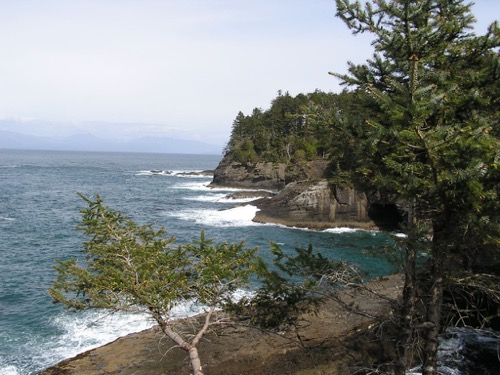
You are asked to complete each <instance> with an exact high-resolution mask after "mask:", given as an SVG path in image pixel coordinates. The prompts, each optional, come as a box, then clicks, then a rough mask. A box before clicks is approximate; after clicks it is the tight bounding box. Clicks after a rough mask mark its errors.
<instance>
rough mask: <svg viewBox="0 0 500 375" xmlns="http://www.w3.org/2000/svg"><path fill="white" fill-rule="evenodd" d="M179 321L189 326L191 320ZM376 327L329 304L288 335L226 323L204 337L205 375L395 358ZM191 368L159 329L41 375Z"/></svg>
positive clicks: (391, 288)
mask: <svg viewBox="0 0 500 375" xmlns="http://www.w3.org/2000/svg"><path fill="white" fill-rule="evenodd" d="M370 287H371V288H373V289H374V290H375V291H376V292H377V293H380V294H382V295H384V297H387V298H389V299H396V298H398V297H399V296H400V295H401V292H402V278H401V276H400V275H393V276H389V277H385V278H381V279H378V280H375V281H372V282H370ZM340 297H341V298H342V301H343V302H344V303H346V304H348V305H353V306H356V307H357V308H359V309H362V310H366V311H369V312H370V314H372V315H375V316H379V317H384V316H385V317H388V316H390V314H391V305H390V303H389V302H388V300H387V299H384V298H380V297H378V296H376V295H375V294H373V293H369V292H367V291H364V290H357V291H354V290H348V291H344V292H342V293H341V294H340ZM179 324H184V328H185V329H189V327H191V324H193V323H192V322H182V321H180V322H179ZM377 326H378V321H377V319H375V318H370V317H367V316H363V315H358V314H355V313H353V312H350V311H348V310H346V309H345V308H343V307H341V306H340V305H339V304H338V303H336V302H334V301H332V300H328V301H327V302H326V303H325V305H323V306H322V307H321V308H320V310H319V311H318V312H317V313H309V314H304V315H303V316H301V318H300V320H299V324H298V325H297V326H296V327H294V328H291V329H289V330H288V331H287V332H279V333H271V332H265V331H262V330H259V329H256V328H252V327H249V326H248V325H246V324H245V322H244V321H242V322H235V323H233V324H230V325H227V326H225V327H223V328H221V329H218V330H217V331H214V332H211V333H210V334H209V335H207V336H206V338H205V340H203V342H202V344H201V347H200V356H201V358H202V361H203V364H204V367H203V368H204V372H205V374H207V375H210V374H218V375H233V374H241V375H257V374H267V375H277V374H280V375H281V374H300V375H313V374H316V375H319V374H330V375H340V374H347V373H352V372H353V370H354V369H357V368H361V367H366V366H371V365H372V364H373V362H374V361H376V360H380V359H384V358H388V357H390V356H391V355H392V353H391V346H390V345H381V344H376V343H374V342H373V341H372V338H373V337H372V335H371V333H372V331H373V329H375V327H377ZM189 370H190V367H189V363H188V361H187V359H186V355H185V353H184V351H182V350H180V349H179V348H174V347H172V345H171V343H170V341H169V340H167V339H166V338H165V337H164V336H163V335H162V334H161V332H159V330H158V328H156V327H155V328H152V329H149V330H146V331H143V332H139V333H135V334H131V335H129V336H126V337H122V338H119V339H118V340H116V341H114V342H112V343H110V344H108V345H105V346H103V347H100V348H97V349H93V350H90V351H88V352H85V353H82V354H80V355H78V356H76V357H74V358H71V359H68V360H65V361H63V362H61V363H59V364H57V365H55V366H53V367H50V368H48V369H46V370H44V371H42V372H41V373H40V374H39V375H62V374H64V375H73V374H74V375H76V374H78V375H97V374H122V375H132V374H134V375H156V374H158V375H160V374H179V375H184V374H185V375H187V374H189V372H190V371H189Z"/></svg>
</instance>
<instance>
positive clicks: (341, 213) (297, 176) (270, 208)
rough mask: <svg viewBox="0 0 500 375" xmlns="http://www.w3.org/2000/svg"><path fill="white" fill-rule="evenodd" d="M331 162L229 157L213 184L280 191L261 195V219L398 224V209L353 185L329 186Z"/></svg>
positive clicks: (292, 223) (308, 224) (368, 225)
mask: <svg viewBox="0 0 500 375" xmlns="http://www.w3.org/2000/svg"><path fill="white" fill-rule="evenodd" d="M327 166H328V162H327V161H325V160H316V161H312V162H308V163H303V164H300V165H288V166H287V165H285V164H283V163H279V164H274V163H265V162H261V163H253V164H252V163H246V164H242V163H238V162H231V161H230V160H227V159H224V160H223V161H222V162H221V163H220V164H219V166H218V167H217V169H216V170H215V172H214V180H213V182H212V184H211V186H225V187H236V188H243V189H266V190H272V191H278V193H277V194H276V195H274V196H273V197H272V198H271V199H269V198H263V199H259V200H256V201H255V202H254V203H253V204H255V205H257V207H258V208H259V209H260V211H259V212H258V213H257V215H256V217H255V218H254V220H255V221H258V222H266V223H278V224H284V225H288V226H297V227H309V228H317V229H323V228H331V227H339V226H349V227H358V228H390V227H392V226H394V225H395V224H397V216H398V213H397V210H395V208H394V207H390V205H387V206H385V205H380V204H377V203H374V202H370V200H369V199H368V198H367V196H366V194H364V193H362V192H358V191H356V190H355V189H353V188H350V187H342V186H330V185H329V184H328V181H327V180H326V179H325V171H326V168H327Z"/></svg>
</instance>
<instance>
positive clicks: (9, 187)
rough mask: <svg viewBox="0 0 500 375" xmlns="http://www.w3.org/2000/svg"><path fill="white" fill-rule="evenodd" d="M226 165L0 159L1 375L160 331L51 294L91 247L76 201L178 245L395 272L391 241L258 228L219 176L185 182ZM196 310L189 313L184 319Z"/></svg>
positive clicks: (158, 159) (47, 156) (52, 156)
mask: <svg viewBox="0 0 500 375" xmlns="http://www.w3.org/2000/svg"><path fill="white" fill-rule="evenodd" d="M220 160H221V156H220V155H180V154H134V153H102V152H64V151H57V152H56V151H53V152H51V151H18V150H0V375H18V374H23V375H24V374H36V373H37V372H38V371H40V370H42V369H44V368H46V367H48V366H50V365H53V364H55V363H57V362H59V361H61V360H63V359H65V358H69V357H72V356H75V355H77V354H78V353H81V352H84V351H86V350H89V349H91V348H94V347H97V346H101V345H104V344H106V343H108V342H111V341H113V340H115V339H116V338H117V337H120V336H124V335H126V334H129V333H132V332H137V331H141V330H144V329H147V328H149V327H151V326H152V325H153V323H152V322H151V321H150V320H149V319H148V318H147V317H145V316H142V315H134V314H109V313H108V312H105V311H85V312H79V313H74V312H70V311H66V310H64V309H63V308H62V306H60V305H57V304H53V303H52V301H51V298H50V297H49V295H48V293H47V289H48V288H49V287H50V285H51V283H52V282H53V281H54V279H55V272H54V270H53V266H54V264H55V262H54V259H55V258H62V259H65V258H67V257H70V256H75V257H81V256H82V246H81V244H82V241H83V240H84V238H83V237H82V234H81V233H80V232H78V231H77V230H76V229H75V227H76V225H77V224H78V222H79V220H80V212H79V210H80V209H81V208H84V206H85V204H84V202H83V201H82V200H81V198H79V197H78V196H77V192H79V193H82V194H84V195H86V196H93V195H95V194H99V195H100V196H101V197H102V198H103V199H104V203H105V204H106V205H107V206H109V207H111V208H113V209H116V210H120V211H122V212H123V213H125V214H126V215H127V216H128V217H130V218H132V219H134V220H135V221H137V222H138V223H141V224H142V223H154V224H155V225H157V226H163V227H165V228H166V230H167V234H168V235H175V237H176V238H177V242H178V243H185V242H189V241H191V240H192V239H194V238H197V237H198V236H199V235H200V231H201V230H204V231H205V235H206V237H207V238H213V239H214V240H216V241H220V242H222V241H227V242H240V241H242V240H244V241H245V243H246V245H247V246H248V247H254V246H258V247H259V249H260V250H259V252H260V254H261V255H262V256H263V257H264V258H266V259H269V252H268V250H269V248H270V246H269V242H270V241H272V242H275V243H278V244H280V245H281V247H282V249H283V250H284V251H287V252H293V250H294V249H295V248H297V247H302V248H304V247H307V246H308V245H309V244H312V245H313V247H314V249H316V250H318V251H321V252H322V253H323V254H324V255H326V256H329V257H331V258H334V259H339V260H340V259H341V260H345V261H347V262H351V263H353V264H355V265H357V266H358V267H360V268H361V269H362V270H365V271H367V272H369V273H370V275H371V276H379V275H384V274H388V273H391V272H393V271H394V270H395V268H394V265H393V264H392V263H391V262H389V261H388V260H387V259H385V258H384V257H383V256H380V255H377V252H380V249H382V248H383V247H384V246H386V245H390V244H391V243H392V242H393V237H391V235H389V234H386V233H377V232H371V231H354V230H347V229H336V230H328V231H323V232H316V231H309V230H304V229H294V228H285V227H282V226H277V225H270V224H257V223H254V222H252V218H253V216H254V214H255V212H256V208H255V207H254V206H251V205H249V204H248V200H247V201H245V200H238V201H235V200H234V199H230V198H228V197H227V195H228V194H230V193H231V192H232V191H234V190H235V189H211V188H209V187H208V184H209V183H210V182H211V180H212V179H211V177H206V176H193V175H189V174H184V173H185V172H193V171H202V170H213V169H215V167H216V166H217V164H218V163H219V161H220ZM158 171H164V172H163V173H158ZM195 310H196V306H183V307H182V308H180V309H179V311H178V312H177V313H178V315H179V316H183V315H185V314H189V313H193V312H194V311H195Z"/></svg>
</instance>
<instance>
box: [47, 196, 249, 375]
mask: <svg viewBox="0 0 500 375" xmlns="http://www.w3.org/2000/svg"><path fill="white" fill-rule="evenodd" d="M80 196H81V197H82V199H83V200H84V201H85V202H86V203H87V204H88V208H86V209H83V210H82V211H81V212H82V214H83V219H82V222H81V224H79V226H78V229H79V230H81V231H82V232H83V233H84V234H85V235H86V236H89V240H88V241H86V242H85V243H84V244H83V248H84V252H85V253H86V257H85V260H83V261H79V260H77V259H75V258H71V259H69V260H56V261H57V265H56V266H55V270H56V272H57V279H56V281H55V282H54V284H53V285H52V288H50V290H49V292H50V295H51V296H52V298H53V299H54V300H55V301H56V302H60V303H62V304H64V305H65V306H66V307H68V308H71V309H90V308H106V309H110V310H113V311H138V312H145V313H147V314H149V315H150V316H151V317H152V318H153V319H154V320H155V321H156V322H157V323H158V325H159V326H160V328H161V330H162V331H163V333H164V334H165V335H166V336H168V337H169V338H170V339H171V340H172V341H173V342H174V343H175V344H176V345H178V346H179V347H180V348H182V349H183V350H185V351H186V352H187V353H188V354H189V359H190V362H191V367H192V370H193V373H194V374H195V375H202V374H203V372H202V368H201V361H200V358H199V355H198V344H199V342H200V340H201V339H202V336H203V335H204V334H205V333H206V332H207V331H208V330H209V329H210V327H211V326H213V325H215V324H221V323H222V322H223V320H222V318H219V316H218V314H217V311H218V309H220V308H221V307H222V306H223V305H224V303H225V302H227V301H229V300H230V299H231V297H232V295H233V294H234V292H235V291H236V289H238V288H241V287H243V286H244V285H246V283H248V282H249V276H250V274H251V272H252V264H253V263H254V257H255V252H256V249H245V248H244V244H243V242H241V243H238V244H227V243H221V244H214V243H213V242H212V241H211V240H208V239H206V238H205V236H204V233H203V232H202V233H201V237H200V239H199V240H196V241H193V242H192V243H189V244H187V245H178V246H175V245H174V240H175V239H174V237H168V238H166V237H165V229H164V228H160V229H158V230H155V229H154V228H153V226H152V225H138V224H136V223H135V222H134V221H132V220H130V219H128V218H127V217H125V216H124V215H123V214H122V213H120V212H117V211H113V210H111V209H109V208H108V207H106V206H104V205H103V201H102V199H101V198H100V197H99V196H96V198H95V200H92V199H88V198H86V197H84V196H83V195H80ZM187 301H194V302H196V303H198V304H200V305H202V306H205V309H206V315H205V317H204V320H203V323H202V324H200V326H198V330H197V333H196V334H194V335H190V336H188V335H185V334H183V333H182V332H179V331H178V330H177V329H176V327H175V324H174V323H175V322H174V319H173V317H172V315H171V311H172V309H173V308H174V307H175V306H177V305H179V304H182V303H184V302H187Z"/></svg>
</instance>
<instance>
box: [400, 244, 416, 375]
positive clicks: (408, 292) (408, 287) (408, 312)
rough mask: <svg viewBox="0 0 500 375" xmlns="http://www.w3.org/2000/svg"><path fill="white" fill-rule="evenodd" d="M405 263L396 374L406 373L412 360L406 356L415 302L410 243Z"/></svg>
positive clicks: (414, 252) (414, 253) (413, 262)
mask: <svg viewBox="0 0 500 375" xmlns="http://www.w3.org/2000/svg"><path fill="white" fill-rule="evenodd" d="M405 263H406V264H405V284H404V289H403V306H402V311H401V319H400V325H401V331H400V332H401V333H400V334H399V337H398V342H397V355H398V358H397V360H396V366H395V374H396V375H404V374H406V370H407V368H408V367H409V366H410V365H411V362H412V360H411V359H410V358H408V357H409V353H410V351H411V350H412V349H413V339H414V328H413V320H414V317H415V305H416V302H417V290H416V273H415V264H416V251H415V247H414V245H413V244H412V243H408V244H407V247H406V259H405Z"/></svg>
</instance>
